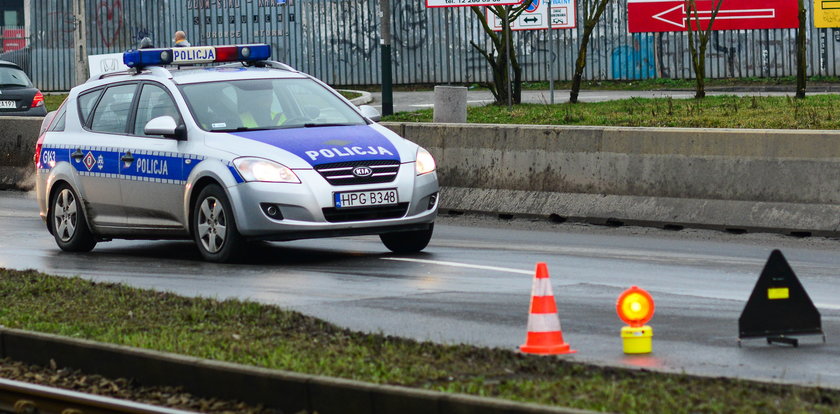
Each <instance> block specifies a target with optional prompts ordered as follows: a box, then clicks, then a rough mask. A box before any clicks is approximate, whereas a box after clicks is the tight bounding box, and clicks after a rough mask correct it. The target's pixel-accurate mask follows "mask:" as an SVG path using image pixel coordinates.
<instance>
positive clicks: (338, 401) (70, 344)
mask: <svg viewBox="0 0 840 414" xmlns="http://www.w3.org/2000/svg"><path fill="white" fill-rule="evenodd" d="M0 356H1V357H3V358H11V359H14V360H18V361H22V362H26V363H30V364H36V365H42V366H49V365H50V362H51V361H55V364H57V366H59V367H71V368H74V369H79V370H82V371H85V372H88V373H91V374H99V375H103V376H110V377H126V376H127V375H130V377H131V378H132V379H134V380H136V381H138V382H139V383H141V384H143V385H169V386H179V387H182V388H183V389H184V390H185V391H186V392H189V393H192V394H195V395H198V396H206V397H217V398H226V399H234V400H240V401H244V402H247V403H250V404H254V405H257V404H262V405H264V406H266V407H270V408H276V409H280V410H282V411H283V412H293V413H296V412H301V411H305V412H318V413H321V414H330V413H346V414H380V413H396V412H399V413H408V414H411V413H418V414H419V413H428V414H435V413H440V414H443V413H458V414H503V413H504V414H520V413H521V414H543V413H545V414H587V413H593V411H586V410H578V409H572V408H556V407H548V406H542V405H538V404H531V403H519V402H513V401H508V400H502V399H498V398H480V397H474V396H470V395H464V394H453V393H445V392H439V391H427V390H420V389H413V388H408V387H400V386H392V385H378V384H372V383H366V382H360V381H352V380H346V379H341V378H331V377H324V376H317V375H308V374H299V373H294V372H288V371H280V370H272V369H267V368H258V367H252V366H247V365H240V364H234V363H229V362H221V361H213V360H208V359H202V358H196V357H188V356H184V355H178V354H173V353H167V352H160V351H154V350H149V349H141V348H132V347H128V346H122V345H112V344H106V343H100V342H95V341H90V340H84V339H75V338H68V337H62V336H58V335H52V334H44V333H38V332H29V331H22V330H17V329H9V328H0Z"/></svg>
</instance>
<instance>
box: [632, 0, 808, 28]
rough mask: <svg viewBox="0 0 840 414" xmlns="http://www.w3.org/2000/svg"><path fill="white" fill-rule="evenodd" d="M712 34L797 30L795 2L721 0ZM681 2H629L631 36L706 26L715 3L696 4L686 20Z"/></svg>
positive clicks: (705, 0) (710, 0)
mask: <svg viewBox="0 0 840 414" xmlns="http://www.w3.org/2000/svg"><path fill="white" fill-rule="evenodd" d="M720 1H722V2H723V4H722V5H721V7H720V12H718V15H717V17H715V22H714V24H713V29H714V30H749V29H793V28H796V27H799V19H798V17H797V10H796V7H797V0H720ZM687 4H688V2H687V1H684V0H628V2H627V26H628V28H629V30H630V33H639V32H684V31H686V24H688V23H689V22H690V24H691V25H692V26H691V27H692V28H694V29H698V26H699V29H701V30H705V29H706V28H707V27H708V26H709V21H710V20H711V18H712V11H713V10H714V7H715V5H717V1H714V0H698V1H697V3H696V4H697V14H698V17H699V20H700V24H699V25H698V24H696V23H695V18H694V14H693V13H692V14H691V16H688V7H687Z"/></svg>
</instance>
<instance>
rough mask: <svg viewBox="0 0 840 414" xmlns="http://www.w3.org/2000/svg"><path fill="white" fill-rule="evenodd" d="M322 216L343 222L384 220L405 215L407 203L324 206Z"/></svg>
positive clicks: (330, 220)
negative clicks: (378, 205)
mask: <svg viewBox="0 0 840 414" xmlns="http://www.w3.org/2000/svg"><path fill="white" fill-rule="evenodd" d="M323 210H324V218H325V219H327V221H329V222H330V223H343V222H347V221H367V220H385V219H394V218H400V217H403V216H405V213H406V211H408V203H399V204H396V205H393V206H382V207H357V208H335V207H330V208H325V209H323Z"/></svg>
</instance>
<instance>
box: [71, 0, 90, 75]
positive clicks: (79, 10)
mask: <svg viewBox="0 0 840 414" xmlns="http://www.w3.org/2000/svg"><path fill="white" fill-rule="evenodd" d="M86 15H87V14H86V10H85V0H73V23H74V26H75V27H74V30H75V33H74V35H73V51H74V53H75V60H74V64H73V66H74V68H75V75H76V79H75V80H76V83H75V85H80V84H82V83H85V82H87V80H88V76H89V75H88V67H87V30H86V29H87V25H86V24H85V16H86Z"/></svg>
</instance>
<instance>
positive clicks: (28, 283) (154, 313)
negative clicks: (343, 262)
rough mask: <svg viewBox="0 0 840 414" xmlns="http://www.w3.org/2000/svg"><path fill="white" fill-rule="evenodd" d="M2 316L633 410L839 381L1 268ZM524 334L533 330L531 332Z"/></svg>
mask: <svg viewBox="0 0 840 414" xmlns="http://www.w3.org/2000/svg"><path fill="white" fill-rule="evenodd" d="M0 304H2V305H0V324H2V325H4V326H7V327H10V328H17V329H26V330H32V331H39V332H47V333H54V334H59V335H65V336H70V337H76V338H85V339H91V340H95V341H100V342H109V343H115V344H121V345H128V346H134V347H141V348H147V349H153V350H160V351H165V352H173V353H179V354H184V355H190V356H195V357H200V358H209V359H216V360H222V361H230V362H235V363H241V364H249V365H255V366H260V367H268V368H274V369H281V370H289V371H296V372H301V373H308V374H316V375H326V376H333V377H342V378H349V379H355V380H360V381H367V382H373V383H381V384H393V385H403V386H409V387H417V388H424V389H430V390H439V391H448V392H461V393H467V394H474V395H479V396H493V397H499V398H506V399H510V400H518V401H529V402H535V403H540V404H547V405H556V406H566V407H575V408H582V409H590V410H599V411H610V412H623V413H695V412H720V413H753V412H755V413H759V412H760V413H797V412H808V413H835V412H838V410H840V390H832V389H823V388H817V387H803V386H792V385H781V384H767V383H760V382H752V381H744V380H734V379H727V378H702V377H694V376H690V375H680V374H662V373H653V372H648V371H644V370H641V371H639V370H628V369H618V368H609V367H595V366H589V365H585V364H581V363H575V362H570V361H566V360H563V359H559V358H546V357H539V356H531V355H522V354H518V353H516V352H513V351H510V350H503V349H488V348H479V347H474V346H467V345H439V344H434V343H431V342H417V341H414V340H409V339H403V338H397V337H392V336H384V335H377V334H365V333H359V332H353V331H349V330H347V329H342V328H339V327H336V326H334V325H331V324H329V323H326V322H324V321H321V320H318V319H315V318H311V317H308V316H305V315H302V314H300V313H297V312H291V311H286V310H282V309H281V308H279V307H276V306H269V305H262V304H258V303H254V302H244V301H238V300H225V301H218V300H214V299H207V298H186V297H181V296H177V295H174V294H171V293H163V292H156V291H149V290H141V289H135V288H130V287H127V286H124V285H118V284H109V283H95V282H92V281H89V280H84V279H81V278H65V277H56V276H49V275H44V274H41V273H38V272H36V271H32V270H28V271H15V270H4V269H0ZM523 335H524V333H523Z"/></svg>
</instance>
